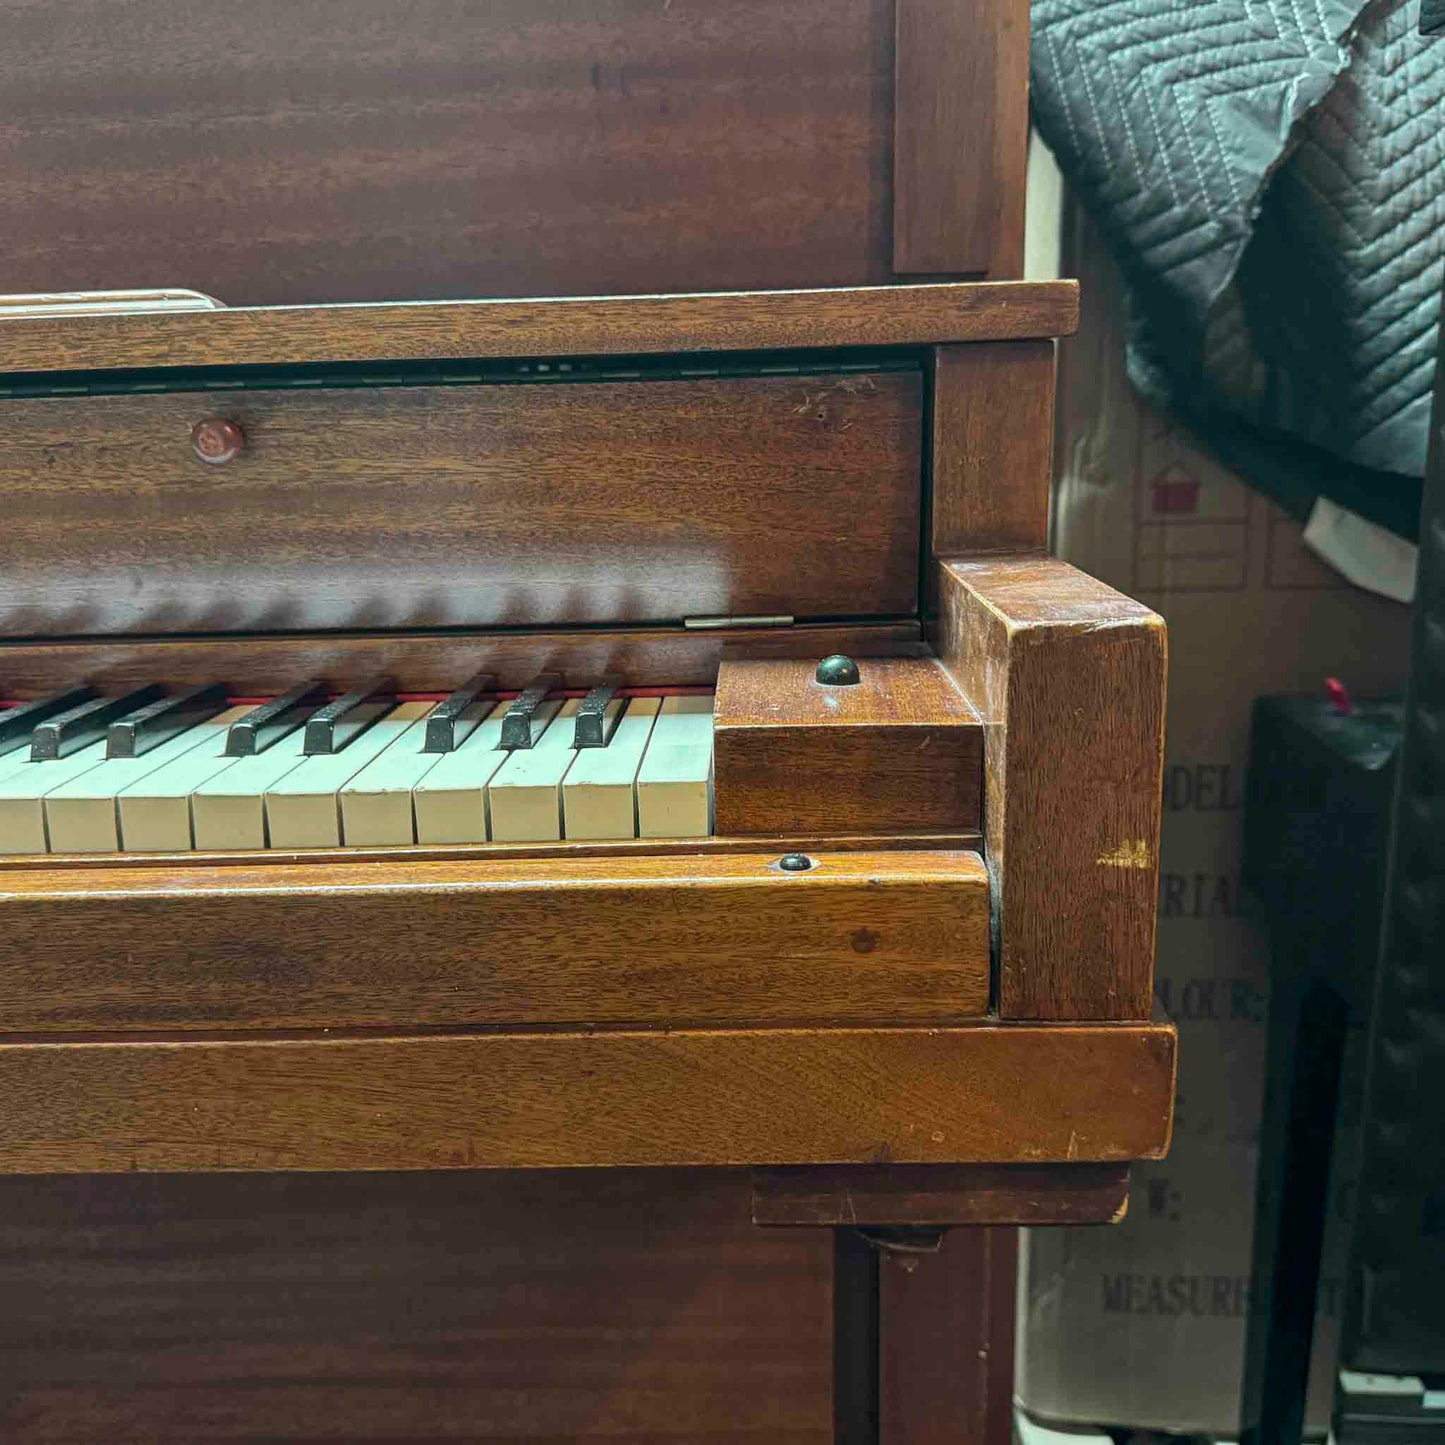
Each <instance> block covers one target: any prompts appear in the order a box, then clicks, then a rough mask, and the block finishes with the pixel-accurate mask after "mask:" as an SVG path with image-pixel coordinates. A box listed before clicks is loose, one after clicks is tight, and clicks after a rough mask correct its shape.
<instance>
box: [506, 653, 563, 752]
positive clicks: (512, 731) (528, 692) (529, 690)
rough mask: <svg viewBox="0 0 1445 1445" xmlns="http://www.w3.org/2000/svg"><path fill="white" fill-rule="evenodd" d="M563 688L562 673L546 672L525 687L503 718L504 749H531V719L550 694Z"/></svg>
mask: <svg viewBox="0 0 1445 1445" xmlns="http://www.w3.org/2000/svg"><path fill="white" fill-rule="evenodd" d="M561 686H562V677H561V674H560V673H556V672H544V673H543V674H542V675H541V676H540V677H538V678H536V679H534V680H533V681H532V682H530V683H528V684H527V686H526V687H524V688H523V689H522V691H521V693H520V694H519V695H518V697H517V698H516V699H515V700H514V701H513V702H512V704H511V706H510V707H508V708H507V711H506V713H505V714H504V715H503V717H502V743H501V745H502V747H504V748H530V747H531V746H532V741H533V734H532V729H531V727H530V725H529V719H530V718H531V716H532V714H533V713H534V712H536V711H537V709H538V708H539V707H541V705H542V704H543V703H544V702H546V700H547V694H548V693H549V692H556V691H557V689H558V688H559V687H561Z"/></svg>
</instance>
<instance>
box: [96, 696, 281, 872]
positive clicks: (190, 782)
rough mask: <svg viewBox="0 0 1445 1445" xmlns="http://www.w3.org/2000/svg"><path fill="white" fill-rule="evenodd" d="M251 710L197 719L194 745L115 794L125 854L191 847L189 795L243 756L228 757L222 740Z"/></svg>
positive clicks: (225, 740)
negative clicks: (199, 733) (197, 738)
mask: <svg viewBox="0 0 1445 1445" xmlns="http://www.w3.org/2000/svg"><path fill="white" fill-rule="evenodd" d="M251 711H252V709H250V708H248V707H244V706H242V707H235V708H230V709H228V710H227V711H226V712H223V713H221V714H220V715H219V716H218V717H214V718H211V719H210V720H209V721H207V722H203V723H201V724H199V727H200V728H201V729H203V737H202V741H201V742H200V743H199V745H198V746H196V747H194V748H191V749H190V750H188V751H186V752H183V753H182V754H181V755H180V756H179V757H176V758H173V759H171V760H170V761H169V762H164V763H162V764H161V766H160V767H158V768H156V770H155V771H154V772H152V773H148V774H146V776H145V777H144V778H141V779H140V780H139V781H138V782H134V783H132V784H130V786H129V787H127V788H124V789H123V790H122V791H121V792H120V793H119V794H118V796H117V798H116V806H117V807H118V809H119V810H120V846H121V847H122V848H123V849H124V850H125V851H126V852H127V853H184V852H187V851H189V850H190V849H191V848H193V847H194V846H195V834H194V830H193V828H192V824H191V795H192V794H193V793H194V792H195V791H196V790H197V789H198V788H200V787H203V786H204V785H206V784H207V783H210V782H213V781H214V780H215V779H217V778H219V776H220V775H221V773H223V772H224V771H225V770H226V769H227V768H230V767H234V766H238V765H239V764H240V763H241V762H243V761H245V760H244V759H239V758H233V757H231V756H230V755H229V754H228V753H227V752H226V744H227V739H228V738H229V736H230V731H231V727H232V726H233V725H234V724H235V722H236V721H237V720H238V719H240V718H244V717H246V716H247V715H248V714H249V713H250V712H251ZM252 761H255V760H254V759H252ZM296 761H297V762H299V761H300V757H299V754H298V756H297V759H296Z"/></svg>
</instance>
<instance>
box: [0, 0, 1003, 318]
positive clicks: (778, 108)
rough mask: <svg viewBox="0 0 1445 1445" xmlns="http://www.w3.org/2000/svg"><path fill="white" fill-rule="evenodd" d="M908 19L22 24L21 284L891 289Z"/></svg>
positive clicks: (155, 4)
mask: <svg viewBox="0 0 1445 1445" xmlns="http://www.w3.org/2000/svg"><path fill="white" fill-rule="evenodd" d="M892 10H893V6H892V3H891V0H781V3H780V0H729V3H728V4H727V5H726V6H721V7H719V6H701V7H696V6H687V5H677V4H663V3H654V0H648V3H643V0H566V3H564V0H489V3H487V4H485V5H481V6H476V5H465V4H458V3H455V0H411V3H409V4H407V5H406V6H405V7H403V8H400V9H399V8H398V7H396V6H395V5H394V4H390V3H387V0H350V3H349V4H348V7H347V12H346V15H347V19H346V24H345V25H334V24H330V23H328V22H329V20H330V16H329V13H328V11H327V10H326V8H325V7H324V6H317V5H314V4H304V3H303V4H290V5H287V4H279V5H271V6H267V7H265V8H263V9H261V10H246V11H244V12H243V11H238V10H237V9H236V8H235V7H234V6H231V5H227V4H225V3H223V0H194V3H192V4H190V5H188V6H187V7H185V9H184V10H183V11H180V12H177V11H176V9H175V8H174V6H171V5H168V4H166V3H165V0H128V3H127V4H126V6H125V8H124V10H120V11H117V10H116V8H115V7H114V6H113V5H107V4H105V3H104V0H77V3H74V4H72V5H68V6H64V7H59V8H58V9H57V8H52V7H29V6H25V7H19V8H17V9H16V10H15V12H14V14H12V15H11V16H9V17H8V24H7V29H6V38H7V44H6V47H5V52H4V56H3V61H0V84H3V89H4V92H5V94H6V96H7V98H8V99H9V101H10V104H11V111H10V113H11V114H12V115H13V116H15V117H16V119H17V124H19V125H22V126H23V131H24V134H23V140H16V141H15V142H12V143H11V144H10V145H9V146H8V147H7V148H6V150H5V151H4V152H0V161H3V165H0V180H3V184H4V187H5V190H6V192H7V194H10V195H11V196H12V198H13V200H14V204H13V207H12V210H11V213H10V225H9V227H8V228H7V237H8V240H9V243H10V246H11V247H13V253H12V259H13V265H12V266H11V267H10V268H9V269H8V270H7V283H6V284H7V285H8V286H10V287H11V288H13V289H15V290H64V289H84V288H93V287H97V286H101V287H115V286H139V285H149V284H154V283H155V282H156V280H157V278H160V277H164V278H167V284H180V283H181V282H183V283H184V284H186V285H191V286H197V287H200V288H201V289H202V290H206V291H210V292H213V293H215V294H216V295H219V296H220V297H222V298H223V299H225V300H229V301H231V302H232V303H252V302H257V301H262V302H297V301H315V300H383V299H388V298H391V297H399V296H435V297H447V296H468V295H472V296H488V295H490V296H537V295H549V294H557V293H562V294H571V295H599V294H608V293H618V292H634V291H654V290H658V289H660V288H665V289H669V290H689V291H703V290H717V289H721V288H727V287H770V286H796V285H800V284H801V285H848V284H854V283H859V282H868V281H886V280H888V279H890V276H891V266H890V260H889V223H890V221H889V213H890V199H891V194H890V170H891V164H890V162H891V151H892V145H893V137H892V125H891V115H892V107H893V96H892V92H893V83H894V82H893V74H892V49H893V44H892V42H893V36H892V19H893V17H892ZM1011 78H1012V79H1013V81H1014V83H1015V85H1022V84H1023V83H1024V82H1023V77H1022V76H1021V75H1017V76H1014V77H1011ZM142 96H143V97H144V101H145V103H144V104H143V105H142V104H138V103H137V97H142ZM992 102H993V91H992V89H991V88H989V89H986V90H984V91H981V92H980V93H979V94H978V95H977V96H976V97H975V98H974V100H973V105H974V107H975V108H976V109H977V110H978V111H980V112H986V110H987V108H988V107H989V105H990V104H991V103H992ZM981 179H985V178H981ZM973 199H974V203H975V204H981V205H987V204H988V200H989V198H988V196H987V195H986V194H982V195H979V196H976V197H974V198H973Z"/></svg>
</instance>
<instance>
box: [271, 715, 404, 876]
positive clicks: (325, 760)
mask: <svg viewBox="0 0 1445 1445" xmlns="http://www.w3.org/2000/svg"><path fill="white" fill-rule="evenodd" d="M430 710H431V704H430V703H429V702H404V703H402V704H401V706H400V707H395V708H393V709H392V711H391V712H389V713H388V714H387V715H386V716H385V717H383V718H381V719H380V720H379V721H378V722H375V723H373V724H370V725H369V726H368V729H367V731H366V732H364V733H363V734H362V735H361V736H360V737H357V738H354V739H353V740H352V741H351V742H350V743H348V744H347V746H346V747H344V748H342V750H341V751H340V752H338V753H314V754H311V755H310V756H308V757H307V758H306V760H305V761H304V762H303V763H302V764H301V766H300V767H299V768H295V769H293V770H292V771H291V772H289V773H287V774H286V776H285V777H283V778H281V779H280V780H279V781H278V782H277V783H276V784H275V785H274V786H272V787H269V788H267V789H266V833H267V838H268V843H267V846H268V847H271V848H339V847H340V846H341V805H340V804H339V803H338V801H337V794H338V793H339V792H340V791H341V789H342V788H343V787H345V786H346V784H347V783H348V782H350V781H351V779H352V778H354V777H355V776H356V774H357V773H359V772H360V771H361V770H362V768H364V767H365V766H366V765H367V764H368V763H369V762H370V761H371V760H372V759H373V758H374V757H377V756H378V755H379V754H380V753H382V752H383V751H385V749H387V748H388V747H390V746H391V744H392V743H394V742H395V741H396V740H397V739H398V738H399V737H401V735H402V734H403V733H404V732H406V730H407V729H408V728H409V727H410V726H411V725H412V724H413V723H414V722H416V721H418V720H419V719H421V718H423V717H425V716H426V715H427V713H428V712H429V711H430Z"/></svg>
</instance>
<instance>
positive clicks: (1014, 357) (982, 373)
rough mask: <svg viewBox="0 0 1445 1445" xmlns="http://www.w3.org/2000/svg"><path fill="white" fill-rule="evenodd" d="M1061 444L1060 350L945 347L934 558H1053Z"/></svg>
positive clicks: (939, 389) (937, 405)
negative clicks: (1057, 428) (1052, 491)
mask: <svg viewBox="0 0 1445 1445" xmlns="http://www.w3.org/2000/svg"><path fill="white" fill-rule="evenodd" d="M1053 445H1054V344H1053V342H1051V341H1001V342H991V343H989V344H987V345H980V346H940V347H939V348H937V350H936V351H935V353H934V364H933V443H932V456H933V540H932V546H933V555H934V556H935V557H957V556H962V555H965V554H973V553H978V552H1026V551H1033V550H1037V551H1043V550H1044V549H1045V548H1046V547H1047V545H1048V532H1049V487H1050V483H1051V481H1052V478H1053V470H1052V469H1053Z"/></svg>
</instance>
